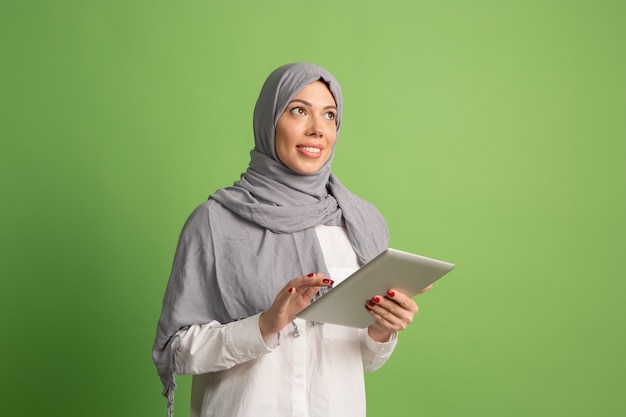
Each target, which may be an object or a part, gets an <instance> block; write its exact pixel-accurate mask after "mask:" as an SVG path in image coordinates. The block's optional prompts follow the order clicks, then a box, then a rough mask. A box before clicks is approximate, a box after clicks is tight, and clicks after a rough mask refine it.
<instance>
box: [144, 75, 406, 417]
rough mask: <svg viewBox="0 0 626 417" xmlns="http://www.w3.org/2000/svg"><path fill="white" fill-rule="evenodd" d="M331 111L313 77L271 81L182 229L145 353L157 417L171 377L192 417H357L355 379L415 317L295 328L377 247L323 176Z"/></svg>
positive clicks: (366, 217) (372, 226)
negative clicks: (186, 393) (239, 141)
mask: <svg viewBox="0 0 626 417" xmlns="http://www.w3.org/2000/svg"><path fill="white" fill-rule="evenodd" d="M341 108H342V97H341V90H340V87H339V84H338V83H337V81H336V80H335V78H334V77H333V76H332V75H331V74H330V73H328V72H327V71H326V70H324V69H322V68H320V67H318V66H316V65H313V64H308V63H296V64H288V65H285V66H282V67H280V68H278V69H276V70H275V71H274V72H273V73H272V74H270V76H269V77H268V78H267V80H266V82H265V84H264V85H263V88H262V90H261V93H260V95H259V98H258V100H257V103H256V106H255V109H254V138H255V147H254V149H253V150H252V152H251V159H250V163H249V166H248V169H247V170H246V172H245V173H244V174H242V176H241V179H240V180H239V181H237V182H236V183H235V184H234V185H233V186H231V187H228V188H224V189H221V190H218V191H217V192H216V193H214V194H213V195H212V196H210V197H209V200H208V201H207V202H205V203H204V204H202V205H200V206H199V207H198V208H196V209H195V210H194V211H193V213H192V214H191V215H190V217H189V219H188V220H187V222H186V223H185V226H184V228H183V230H182V233H181V236H180V239H179V242H178V247H177V250H176V254H175V258H174V264H173V268H172V272H171V275H170V279H169V282H168V286H167V290H166V293H165V298H164V301H163V310H162V312H161V317H160V320H159V323H158V329H157V336H156V340H155V343H154V348H153V359H154V361H155V364H156V366H157V370H158V372H159V375H160V376H161V380H162V382H163V385H164V395H165V396H166V397H167V398H168V410H169V413H171V412H172V406H173V399H174V388H175V382H174V374H175V373H178V374H191V375H194V377H193V383H192V398H191V415H192V416H202V417H208V416H219V417H235V416H250V415H261V416H265V415H272V416H276V417H280V416H285V417H287V416H289V417H294V416H307V417H318V416H319V417H321V416H323V417H346V416H365V386H364V375H363V373H364V372H366V371H374V370H376V369H378V368H379V367H380V366H382V365H383V364H384V363H385V361H386V360H387V359H388V358H389V356H390V355H391V353H392V352H393V349H394V347H395V345H396V334H397V332H398V331H400V330H402V329H404V328H406V326H407V325H408V324H409V323H410V322H411V321H412V319H413V316H414V315H415V314H416V313H417V311H418V308H417V305H416V304H415V302H414V301H413V299H412V298H411V297H409V296H407V295H405V294H403V293H401V292H400V291H397V290H394V289H390V291H389V292H388V293H387V294H372V298H371V300H369V301H368V302H367V303H365V304H364V308H366V309H367V310H368V311H369V313H370V314H371V315H372V316H373V317H374V318H375V323H374V324H372V325H371V326H370V327H369V328H367V329H354V328H348V327H342V326H336V325H331V324H322V323H314V322H307V321H304V320H302V319H298V318H296V314H297V313H298V312H300V311H301V310H302V309H304V308H305V307H306V306H307V305H308V304H309V303H310V302H311V300H312V299H313V298H315V297H316V296H319V295H321V294H323V293H324V292H325V291H327V290H328V288H329V287H331V286H332V285H334V284H337V283H339V282H340V281H341V280H343V279H345V278H346V277H347V276H348V275H350V274H351V273H352V272H354V271H355V270H356V269H358V268H359V267H360V266H362V265H363V264H365V263H366V262H368V261H369V260H371V259H373V258H374V257H375V256H376V255H378V254H379V253H380V252H382V251H383V250H384V249H386V248H387V245H388V242H389V232H388V229H387V226H386V223H385V221H384V219H383V218H382V216H381V215H380V213H379V212H378V211H377V210H376V208H375V207H374V206H372V205H371V204H370V203H368V202H366V201H365V200H362V199H361V198H359V197H357V196H356V195H354V194H352V193H351V192H350V191H348V190H347V189H346V188H345V187H344V186H343V185H342V184H341V183H340V182H339V181H338V180H337V178H336V177H335V176H334V175H333V174H332V173H331V170H330V165H331V161H332V159H333V155H334V149H335V143H336V141H337V136H338V134H339V128H340V126H341Z"/></svg>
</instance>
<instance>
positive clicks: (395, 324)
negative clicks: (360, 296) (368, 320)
mask: <svg viewBox="0 0 626 417" xmlns="http://www.w3.org/2000/svg"><path fill="white" fill-rule="evenodd" d="M372 304H373V305H372ZM366 308H367V311H368V313H369V314H370V315H371V316H372V317H373V318H374V320H375V321H376V325H377V326H378V327H379V328H380V329H382V330H385V331H388V332H397V331H399V330H403V329H405V328H406V327H407V326H408V324H409V322H407V321H406V320H401V319H400V318H398V317H397V316H395V315H394V314H393V313H391V312H390V311H389V310H387V309H385V308H384V307H382V306H380V305H377V304H375V303H373V302H372V301H371V300H370V301H369V302H368V304H367V305H366Z"/></svg>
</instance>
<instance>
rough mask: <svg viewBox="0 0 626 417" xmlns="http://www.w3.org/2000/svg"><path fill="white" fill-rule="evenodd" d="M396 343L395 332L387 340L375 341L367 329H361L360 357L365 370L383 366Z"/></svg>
mask: <svg viewBox="0 0 626 417" xmlns="http://www.w3.org/2000/svg"><path fill="white" fill-rule="evenodd" d="M397 343H398V334H397V333H394V334H392V335H391V338H390V339H389V341H387V342H377V341H375V340H374V339H372V338H371V337H370V336H369V334H368V333H367V329H363V330H361V357H362V358H363V369H364V370H365V372H374V371H376V370H378V369H379V368H380V367H381V366H383V365H384V364H385V362H387V359H389V358H390V357H391V354H392V353H393V351H394V349H395V348H396V344H397Z"/></svg>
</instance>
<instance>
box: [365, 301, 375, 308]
mask: <svg viewBox="0 0 626 417" xmlns="http://www.w3.org/2000/svg"><path fill="white" fill-rule="evenodd" d="M367 304H369V305H370V306H372V307H374V306H375V305H376V304H374V302H373V301H372V300H369V301H368V302H367Z"/></svg>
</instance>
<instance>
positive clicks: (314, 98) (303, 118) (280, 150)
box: [275, 81, 337, 175]
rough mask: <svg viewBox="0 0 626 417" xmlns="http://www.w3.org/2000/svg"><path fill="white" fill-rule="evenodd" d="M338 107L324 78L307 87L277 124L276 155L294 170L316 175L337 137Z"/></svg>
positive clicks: (328, 157) (288, 106) (329, 153)
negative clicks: (323, 80)
mask: <svg viewBox="0 0 626 417" xmlns="http://www.w3.org/2000/svg"><path fill="white" fill-rule="evenodd" d="M336 119H337V106H336V104H335V99H334V98H333V96H332V94H331V93H330V90H329V89H328V87H327V85H326V84H325V83H323V82H322V81H316V82H313V83H311V84H309V85H307V86H306V87H304V88H303V89H302V90H301V91H300V92H299V93H298V94H297V95H296V96H295V97H294V98H293V100H291V101H290V102H289V104H288V105H287V108H286V109H285V111H284V112H283V114H282V115H281V116H280V118H279V119H278V123H277V124H276V139H275V140H276V144H275V147H276V155H277V156H278V159H280V161H281V162H282V163H283V164H285V165H286V166H287V167H288V168H290V169H291V170H292V171H294V172H297V173H298V174H302V175H309V174H314V173H316V172H317V171H319V170H320V168H321V167H322V166H323V165H325V164H326V162H327V161H328V160H329V159H330V156H331V155H332V152H333V149H334V146H335V141H336V140H337V123H336Z"/></svg>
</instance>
